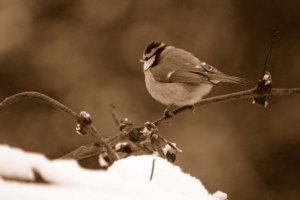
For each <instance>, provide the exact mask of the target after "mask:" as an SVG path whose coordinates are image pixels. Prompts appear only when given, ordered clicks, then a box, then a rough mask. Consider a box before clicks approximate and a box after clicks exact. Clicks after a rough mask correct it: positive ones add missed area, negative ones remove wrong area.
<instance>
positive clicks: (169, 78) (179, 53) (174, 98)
mask: <svg viewBox="0 0 300 200" xmlns="http://www.w3.org/2000/svg"><path fill="white" fill-rule="evenodd" d="M140 61H141V62H143V68H144V74H145V83H146V88H147V90H148V92H149V93H150V95H151V96H152V97H153V98H154V99H155V100H156V101H158V102H160V103H161V104H163V105H166V106H167V108H166V109H165V114H166V113H167V112H169V108H170V107H171V106H179V107H182V106H193V107H194V105H195V104H196V103H197V102H199V101H200V100H201V99H202V98H203V97H204V96H205V95H207V94H208V93H209V92H210V91H211V90H212V88H213V86H216V85H218V84H219V83H221V82H225V83H233V84H245V83H247V82H248V81H247V80H246V79H244V78H239V77H235V76H229V75H226V74H224V73H223V72H221V71H219V70H218V69H216V68H215V67H213V66H211V65H209V64H207V63H206V62H203V61H201V60H199V59H198V58H197V57H196V56H194V55H193V54H192V53H190V52H188V51H186V50H183V49H180V48H176V47H173V46H169V45H166V44H165V43H163V42H156V41H153V42H151V43H150V44H148V45H147V46H146V48H145V50H144V52H143V57H142V59H141V60H140Z"/></svg>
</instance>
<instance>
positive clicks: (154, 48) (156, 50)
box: [142, 41, 166, 61]
mask: <svg viewBox="0 0 300 200" xmlns="http://www.w3.org/2000/svg"><path fill="white" fill-rule="evenodd" d="M165 47H166V45H165V44H164V43H162V42H155V41H153V42H151V43H150V44H148V45H147V46H146V48H145V50H144V53H143V59H142V60H143V61H145V60H148V59H149V58H151V57H152V56H154V55H159V54H160V53H161V52H162V51H163V50H164V48H165Z"/></svg>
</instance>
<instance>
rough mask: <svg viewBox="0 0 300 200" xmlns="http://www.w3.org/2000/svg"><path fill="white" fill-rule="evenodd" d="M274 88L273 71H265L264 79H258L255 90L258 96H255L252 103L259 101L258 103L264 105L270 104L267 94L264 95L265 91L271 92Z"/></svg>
mask: <svg viewBox="0 0 300 200" xmlns="http://www.w3.org/2000/svg"><path fill="white" fill-rule="evenodd" d="M271 90H272V76H271V73H270V72H268V71H265V73H264V75H263V77H262V79H260V80H259V81H258V84H257V87H256V89H255V91H254V93H255V94H257V95H258V96H257V97H254V98H253V101H252V103H253V104H255V103H257V104H258V105H261V106H263V107H265V108H266V107H267V106H268V101H267V96H266V95H264V94H265V93H268V92H271Z"/></svg>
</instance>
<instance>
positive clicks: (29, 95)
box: [0, 91, 117, 162]
mask: <svg viewBox="0 0 300 200" xmlns="http://www.w3.org/2000/svg"><path fill="white" fill-rule="evenodd" d="M25 99H37V100H39V101H42V102H44V103H46V104H48V105H50V106H51V107H53V108H55V109H57V110H59V111H62V112H64V113H66V114H68V115H70V116H72V117H73V118H75V119H76V120H77V122H78V121H80V120H81V117H82V116H81V115H79V114H77V113H76V112H75V111H73V110H72V109H70V108H68V107H67V106H65V105H63V104H62V103H60V102H58V101H57V100H55V99H53V98H51V97H49V96H47V95H45V94H41V93H39V92H31V91H29V92H21V93H18V94H15V95H12V96H10V97H7V98H5V99H4V100H3V101H2V102H1V103H0V111H2V110H3V109H5V108H6V107H8V106H10V105H12V104H14V103H17V102H19V101H22V100H25ZM84 128H85V131H86V132H87V133H89V134H90V135H91V136H93V137H94V138H95V139H96V140H97V142H98V143H99V145H101V146H103V147H105V148H106V151H107V153H108V156H109V158H110V159H111V161H112V162H114V161H115V160H116V159H117V156H116V155H115V154H114V152H113V151H112V150H111V149H110V146H109V145H108V144H107V143H106V142H105V139H104V137H103V136H102V134H100V133H99V132H98V131H97V129H96V128H95V127H94V126H93V125H92V124H88V125H87V126H86V127H84Z"/></svg>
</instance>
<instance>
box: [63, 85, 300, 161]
mask: <svg viewBox="0 0 300 200" xmlns="http://www.w3.org/2000/svg"><path fill="white" fill-rule="evenodd" d="M299 93H300V88H286V89H279V88H274V89H272V90H271V91H268V92H265V93H262V94H260V93H257V92H256V88H252V89H249V90H244V91H240V92H234V93H230V94H225V95H220V96H216V97H210V98H206V99H202V100H201V101H199V102H198V103H197V104H195V106H196V107H201V106H207V105H211V104H218V103H224V102H228V101H233V100H240V99H249V98H254V97H260V96H283V95H292V94H299ZM191 109H193V106H184V107H180V108H178V109H176V110H174V111H173V112H172V113H173V114H174V115H178V114H180V113H182V112H184V111H187V110H191ZM172 116H173V115H166V116H163V117H161V118H159V119H157V120H155V121H154V122H153V124H154V125H155V126H160V125H161V124H162V123H163V122H164V121H167V120H169V119H170V118H171V117H172ZM145 127H146V125H144V126H141V127H135V128H131V129H129V130H127V132H121V133H120V134H117V135H115V136H112V137H110V138H107V139H106V140H105V141H106V143H108V144H109V145H110V146H111V147H112V146H114V145H116V144H117V143H118V142H120V141H121V140H124V139H128V138H129V139H130V136H131V135H133V134H138V133H140V132H141V131H142V130H143V129H144V128H145ZM102 152H103V147H100V146H95V145H94V143H91V144H88V145H85V146H82V147H80V148H78V149H75V150H74V151H72V152H71V153H69V154H67V155H65V156H63V157H62V158H72V159H82V158H87V157H91V156H95V155H98V154H100V153H102ZM148 153H151V152H148Z"/></svg>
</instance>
